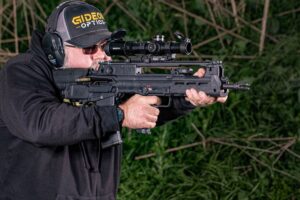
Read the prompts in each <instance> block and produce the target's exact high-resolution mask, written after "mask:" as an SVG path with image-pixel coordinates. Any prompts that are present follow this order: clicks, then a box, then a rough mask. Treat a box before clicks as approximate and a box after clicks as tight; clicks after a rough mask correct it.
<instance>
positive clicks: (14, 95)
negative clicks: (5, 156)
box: [0, 58, 120, 145]
mask: <svg viewBox="0 0 300 200" xmlns="http://www.w3.org/2000/svg"><path fill="white" fill-rule="evenodd" d="M27 59H30V58H27ZM16 60H18V58H16ZM21 63H22V62H13V63H10V64H8V65H7V66H6V67H5V68H4V69H3V70H2V71H1V76H0V81H1V82H0V83H1V84H0V89H1V97H0V106H1V107H0V109H1V115H2V116H3V120H4V122H5V124H6V126H7V128H8V129H9V130H10V132H11V133H12V134H13V135H15V136H16V137H18V138H20V139H22V140H25V141H28V142H31V143H35V144H37V145H70V144H75V143H78V142H79V141H82V140H88V139H97V138H101V137H102V136H105V135H108V134H110V133H114V132H116V131H119V129H120V127H119V123H118V120H117V111H116V107H115V106H107V107H98V106H91V107H74V106H72V105H68V104H65V103H62V102H60V100H59V98H58V96H57V94H58V93H57V91H56V89H55V87H54V85H53V84H54V83H53V81H52V80H51V76H50V75H49V74H50V72H45V71H43V70H42V67H41V66H38V65H41V63H38V62H34V61H31V62H30V63H29V64H23V63H22V64H21ZM45 67H47V66H45ZM49 71H50V70H49ZM47 73H48V74H47Z"/></svg>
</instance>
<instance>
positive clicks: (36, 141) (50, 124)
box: [0, 1, 226, 200]
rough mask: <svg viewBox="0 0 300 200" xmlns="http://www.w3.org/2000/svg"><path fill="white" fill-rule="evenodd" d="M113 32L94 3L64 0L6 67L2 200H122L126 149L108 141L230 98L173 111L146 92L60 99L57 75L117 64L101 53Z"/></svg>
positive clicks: (0, 137)
mask: <svg viewBox="0 0 300 200" xmlns="http://www.w3.org/2000/svg"><path fill="white" fill-rule="evenodd" d="M110 34H111V33H110V32H109V31H108V29H107V26H106V23H105V21H104V18H103V16H102V14H101V12H100V11H99V10H98V9H97V8H95V7H94V6H91V5H89V4H87V3H83V2H80V1H71V2H67V3H63V4H61V5H59V6H58V7H57V9H56V10H54V11H53V13H52V14H51V16H50V17H49V19H48V24H47V27H46V33H45V34H44V33H41V32H38V31H34V32H33V36H32V41H31V46H30V49H29V50H28V51H27V52H26V53H24V54H20V55H18V56H17V57H15V58H13V59H11V60H10V61H8V63H7V64H6V66H5V67H4V68H3V69H2V70H1V73H0V89H1V90H0V91H1V96H0V200H2V199H12V200H23V199H24V200H25V199H26V200H27V199H28V200H41V199H43V200H48V199H49V200H54V199H57V200H72V199H74V200H75V199H76V200H80V199H82V200H83V199H84V200H98V199H101V200H112V199H115V198H116V193H117V187H118V182H119V175H120V159H121V144H120V143H116V144H113V145H110V146H109V147H103V146H102V145H101V142H102V140H104V139H105V138H106V137H109V136H110V135H111V134H114V133H116V132H118V131H120V129H121V127H120V125H121V126H122V127H128V128H133V129H137V128H153V127H155V126H156V124H162V123H164V122H166V121H169V120H171V119H175V118H176V117H178V116H181V115H183V114H184V113H186V112H187V111H189V110H191V109H192V108H194V107H195V106H204V105H209V104H212V103H214V102H216V101H219V102H225V101H226V98H218V99H215V98H212V97H209V96H207V95H205V94H204V93H203V92H200V91H195V90H194V89H190V90H187V91H186V95H187V97H186V99H183V98H177V99H174V103H173V106H172V108H171V109H158V108H155V107H153V105H158V104H160V99H159V98H158V97H155V96H141V95H134V96H132V97H130V98H129V99H128V100H127V101H126V102H123V103H122V104H121V105H119V107H116V106H105V107H98V106H90V107H75V106H72V105H69V104H66V103H63V102H61V100H60V97H59V91H58V90H57V87H56V86H55V84H54V81H53V74H52V70H55V68H59V67H64V68H95V69H96V68H97V67H98V62H99V61H108V60H111V58H110V57H108V56H107V55H106V54H105V53H104V51H103V50H102V49H101V45H102V44H103V43H105V41H106V40H107V39H108V38H109V37H110ZM203 74H204V70H199V71H198V72H197V73H196V74H195V75H197V76H203ZM119 112H121V113H123V114H124V116H122V115H118V113H119Z"/></svg>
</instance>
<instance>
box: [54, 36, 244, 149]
mask: <svg viewBox="0 0 300 200" xmlns="http://www.w3.org/2000/svg"><path fill="white" fill-rule="evenodd" d="M114 34H115V35H116V34H117V35H122V34H123V33H122V30H121V33H120V31H119V32H117V33H116V32H115V33H114ZM114 34H113V35H114ZM176 36H177V38H179V39H180V42H174V41H171V42H165V41H164V37H163V36H156V37H155V38H154V39H153V40H152V41H147V42H131V41H124V40H123V39H122V37H123V35H122V36H121V37H120V36H118V37H117V39H112V40H111V41H109V42H108V43H107V44H106V45H105V47H104V50H105V52H106V54H107V55H118V56H126V60H123V61H109V62H100V63H99V68H98V69H97V70H94V69H70V68H69V69H57V70H54V71H53V75H54V80H55V83H56V85H57V87H58V88H59V90H60V92H61V96H62V98H63V99H68V101H70V102H72V103H75V104H76V105H90V104H91V103H93V104H96V105H97V106H114V105H116V106H117V105H118V104H120V103H122V98H123V97H124V95H133V94H140V95H144V96H159V97H164V98H168V101H166V102H167V103H166V104H164V105H160V106H158V107H170V106H171V103H172V98H174V97H184V96H185V91H186V90H187V89H190V88H194V89H196V90H197V91H200V90H201V91H203V92H205V93H206V94H208V95H210V96H213V97H224V96H227V95H228V92H229V90H248V89H249V85H248V84H230V83H229V81H228V78H227V77H225V76H224V67H223V63H222V61H204V62H203V61H179V60H175V56H174V55H175V53H182V54H187V55H188V54H190V53H191V51H192V44H191V42H190V39H188V38H185V37H183V36H182V35H181V34H180V33H176ZM115 37H116V36H112V38H115ZM200 67H203V68H205V75H204V76H203V77H201V78H199V77H196V76H193V73H194V69H195V68H196V69H199V68H200ZM149 68H151V69H156V68H164V69H167V73H146V71H147V70H148V69H149ZM141 132H146V133H148V132H149V131H148V130H147V131H146V130H143V129H142V131H141ZM108 143H109V142H108ZM104 145H105V146H107V145H106V144H104Z"/></svg>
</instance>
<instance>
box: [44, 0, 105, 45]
mask: <svg viewBox="0 0 300 200" xmlns="http://www.w3.org/2000/svg"><path fill="white" fill-rule="evenodd" d="M58 10H60V9H59V8H58ZM56 12H58V11H57V10H56ZM57 14H58V13H55V11H54V12H53V13H52V14H51V15H50V16H49V18H48V24H47V27H46V30H48V31H49V30H50V31H51V30H52V31H53V30H54V31H55V32H57V33H58V34H59V35H60V37H61V38H62V40H63V42H67V43H69V44H72V45H75V46H77V47H81V48H86V47H89V46H92V45H95V44H97V43H98V42H100V41H102V40H106V39H108V38H110V36H111V32H110V31H109V30H108V28H107V24H106V21H105V20H104V17H103V15H102V13H101V12H100V10H99V9H97V8H96V7H94V6H92V5H90V4H87V3H85V2H80V1H76V2H71V3H69V4H67V5H64V8H63V10H62V11H61V12H60V13H59V15H58V17H57ZM54 20H56V23H55V21H54ZM51 26H52V27H51ZM53 26H54V27H53ZM55 26H56V27H55Z"/></svg>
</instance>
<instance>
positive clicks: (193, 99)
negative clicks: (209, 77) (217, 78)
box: [185, 68, 227, 107]
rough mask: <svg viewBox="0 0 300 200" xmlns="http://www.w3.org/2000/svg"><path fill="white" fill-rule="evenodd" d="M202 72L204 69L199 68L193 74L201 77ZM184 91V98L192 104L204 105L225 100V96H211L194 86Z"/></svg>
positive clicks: (203, 72)
mask: <svg viewBox="0 0 300 200" xmlns="http://www.w3.org/2000/svg"><path fill="white" fill-rule="evenodd" d="M204 74H205V69H203V68H200V69H199V70H198V71H197V72H196V73H195V74H194V76H198V77H200V78H201V77H203V76H204ZM185 93H186V98H185V99H186V100H187V101H189V102H190V103H191V104H193V105H194V106H200V107H204V106H208V105H211V104H213V103H215V102H220V103H225V101H226V100H227V96H226V97H211V96H208V95H206V94H205V93H204V92H202V91H196V90H195V89H194V88H191V89H187V90H186V92H185Z"/></svg>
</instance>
